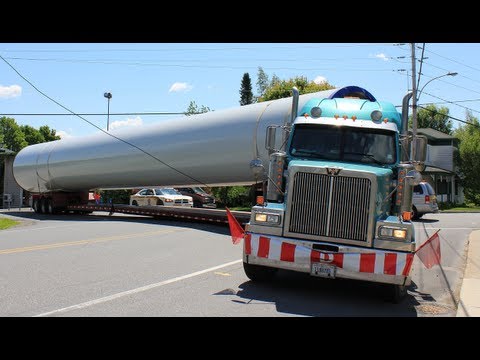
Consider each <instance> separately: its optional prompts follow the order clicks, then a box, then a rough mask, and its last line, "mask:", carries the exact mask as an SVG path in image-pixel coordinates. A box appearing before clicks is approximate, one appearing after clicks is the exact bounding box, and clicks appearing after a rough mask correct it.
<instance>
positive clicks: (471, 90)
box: [424, 74, 480, 94]
mask: <svg viewBox="0 0 480 360" xmlns="http://www.w3.org/2000/svg"><path fill="white" fill-rule="evenodd" d="M424 76H426V77H429V78H432V79H433V78H434V76H430V75H425V74H424ZM438 81H440V82H443V83H445V84H448V85H452V86H455V87H458V88H460V89H464V90H467V91H470V92H474V93H477V94H480V91H476V90H473V89H469V88H466V87H465V86H461V85H458V84H455V83H451V82H448V81H445V80H442V79H438Z"/></svg>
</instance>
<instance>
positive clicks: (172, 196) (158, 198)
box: [130, 188, 193, 207]
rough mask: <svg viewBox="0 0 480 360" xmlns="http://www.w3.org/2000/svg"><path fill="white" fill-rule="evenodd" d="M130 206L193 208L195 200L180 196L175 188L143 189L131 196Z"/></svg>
mask: <svg viewBox="0 0 480 360" xmlns="http://www.w3.org/2000/svg"><path fill="white" fill-rule="evenodd" d="M130 205H134V206H148V205H159V206H185V207H193V199H192V197H191V196H185V195H182V194H180V193H179V192H178V191H176V190H175V189H173V188H158V189H142V190H140V191H139V192H137V193H136V194H134V195H131V196H130Z"/></svg>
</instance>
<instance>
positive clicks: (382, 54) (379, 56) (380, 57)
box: [375, 53, 390, 61]
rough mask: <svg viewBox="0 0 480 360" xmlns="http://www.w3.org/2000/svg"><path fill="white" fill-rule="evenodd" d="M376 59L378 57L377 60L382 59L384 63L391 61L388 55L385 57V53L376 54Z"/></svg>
mask: <svg viewBox="0 0 480 360" xmlns="http://www.w3.org/2000/svg"><path fill="white" fill-rule="evenodd" d="M375 57H376V58H377V59H382V60H383V61H388V60H390V58H389V57H388V56H387V55H385V54H384V53H380V54H375Z"/></svg>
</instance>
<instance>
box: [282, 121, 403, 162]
mask: <svg viewBox="0 0 480 360" xmlns="http://www.w3.org/2000/svg"><path fill="white" fill-rule="evenodd" d="M290 154H291V155H292V156H295V157H302V158H312V159H323V160H337V161H351V162H361V163H373V164H379V165H386V164H394V163H395V162H396V151H395V133H394V132H393V131H388V130H377V129H365V128H357V127H347V126H332V125H318V124H315V125H313V124H312V125H310V124H300V125H296V126H295V133H294V134H293V138H292V143H291V145H290Z"/></svg>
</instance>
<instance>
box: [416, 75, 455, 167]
mask: <svg viewBox="0 0 480 360" xmlns="http://www.w3.org/2000/svg"><path fill="white" fill-rule="evenodd" d="M457 75H458V73H457V72H448V73H446V74H443V75H439V76H436V77H434V78H432V79H430V80H428V81H427V82H426V83H425V85H423V86H422V88H421V89H420V91H418V92H417V89H416V88H415V87H414V89H415V90H414V94H413V104H412V108H413V109H412V110H413V111H412V138H413V141H412V160H415V155H416V150H417V149H416V141H415V138H416V136H417V102H418V100H419V99H420V95H422V91H423V89H425V86H427V85H428V84H430V83H431V82H432V81H433V80H437V79H440V78H442V77H445V76H457Z"/></svg>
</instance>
